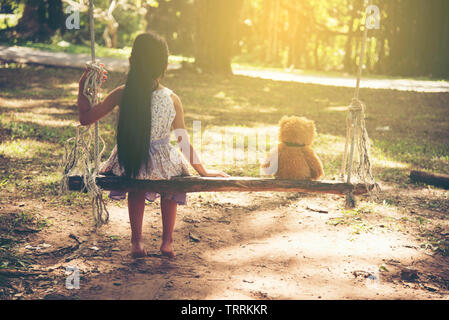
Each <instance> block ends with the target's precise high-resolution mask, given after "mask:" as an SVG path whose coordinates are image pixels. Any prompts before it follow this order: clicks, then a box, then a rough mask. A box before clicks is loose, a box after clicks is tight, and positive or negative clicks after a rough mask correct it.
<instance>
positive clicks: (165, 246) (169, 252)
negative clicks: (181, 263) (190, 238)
mask: <svg viewBox="0 0 449 320" xmlns="http://www.w3.org/2000/svg"><path fill="white" fill-rule="evenodd" d="M161 253H162V255H163V256H166V257H169V258H174V257H175V256H176V255H175V251H174V250H173V246H172V243H171V242H163V243H162V245H161Z"/></svg>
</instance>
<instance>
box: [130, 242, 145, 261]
mask: <svg viewBox="0 0 449 320" xmlns="http://www.w3.org/2000/svg"><path fill="white" fill-rule="evenodd" d="M146 255H147V252H146V251H145V249H144V247H143V244H142V242H141V241H139V242H133V243H131V256H132V257H133V258H143V257H145V256H146Z"/></svg>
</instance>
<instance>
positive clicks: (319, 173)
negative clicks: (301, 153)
mask: <svg viewBox="0 0 449 320" xmlns="http://www.w3.org/2000/svg"><path fill="white" fill-rule="evenodd" d="M306 161H307V164H308V165H309V168H310V173H311V177H310V178H311V179H312V180H319V179H321V178H322V177H323V176H324V169H323V164H322V163H321V160H320V158H318V156H317V154H316V153H315V151H314V150H310V151H309V153H308V154H307V155H306Z"/></svg>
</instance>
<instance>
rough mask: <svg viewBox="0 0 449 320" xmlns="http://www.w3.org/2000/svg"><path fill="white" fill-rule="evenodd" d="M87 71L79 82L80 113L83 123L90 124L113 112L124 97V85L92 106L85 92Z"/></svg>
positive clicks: (80, 119)
mask: <svg viewBox="0 0 449 320" xmlns="http://www.w3.org/2000/svg"><path fill="white" fill-rule="evenodd" d="M86 76H87V71H86V72H84V74H83V76H82V77H81V80H80V82H79V90H78V114H79V121H80V123H81V125H83V126H88V125H90V124H92V123H95V122H97V121H98V120H100V119H101V118H103V117H104V116H106V115H107V114H108V113H109V112H111V111H112V110H113V109H114V108H115V106H117V105H119V104H120V101H121V99H122V92H123V88H124V86H121V87H118V88H116V89H115V90H113V91H112V92H111V93H110V94H109V95H108V96H107V97H106V98H105V99H104V100H103V102H100V103H99V104H97V105H95V106H93V107H92V108H91V107H90V104H89V100H87V98H86V97H85V96H84V94H83V88H84V82H85V81H86Z"/></svg>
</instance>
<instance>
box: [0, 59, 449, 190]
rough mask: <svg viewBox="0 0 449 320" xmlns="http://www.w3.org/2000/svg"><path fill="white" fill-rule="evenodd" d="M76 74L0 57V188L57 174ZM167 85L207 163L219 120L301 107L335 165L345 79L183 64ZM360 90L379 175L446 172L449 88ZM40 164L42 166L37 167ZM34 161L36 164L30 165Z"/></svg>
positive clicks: (244, 125)
mask: <svg viewBox="0 0 449 320" xmlns="http://www.w3.org/2000/svg"><path fill="white" fill-rule="evenodd" d="M78 77H79V72H78V71H74V70H63V69H52V68H41V67H24V66H15V65H10V66H9V67H5V66H3V67H2V69H1V73H0V84H1V86H2V92H1V96H0V124H1V137H2V138H1V145H0V155H1V157H2V163H3V166H2V170H3V171H2V188H4V189H7V190H9V188H12V189H14V188H16V187H17V183H19V184H24V187H26V188H30V190H32V191H33V192H36V193H37V194H39V192H41V191H40V190H48V188H50V189H51V187H52V186H54V185H56V184H57V182H58V179H59V172H58V170H57V165H58V161H59V160H60V158H61V156H62V152H63V143H64V141H66V140H67V139H68V138H69V137H71V136H73V135H74V132H75V131H74V130H75V129H74V128H75V125H76V124H77V123H76V120H77V119H76V118H77V117H76V106H75V105H74V103H75V101H76V94H77V80H78ZM24 79H26V81H23V80H24ZM124 79H125V75H124V74H112V75H111V76H110V80H109V82H108V83H107V84H106V87H105V89H104V92H107V91H108V90H110V89H112V88H114V87H115V86H117V85H119V84H121V83H123V81H124ZM165 85H166V86H168V87H170V88H172V89H173V90H174V91H175V92H176V93H177V94H178V95H179V96H180V97H181V99H182V101H183V103H184V105H185V114H186V123H187V126H188V127H190V128H191V127H192V124H193V121H198V120H199V121H201V128H202V130H203V144H202V156H203V158H204V161H205V162H206V163H212V164H219V163H220V161H216V159H217V158H216V152H217V150H221V144H222V138H223V137H222V134H221V133H222V132H223V131H224V130H229V131H230V132H233V133H235V134H236V135H244V136H246V137H248V136H253V135H256V134H257V133H258V132H259V133H260V132H267V133H269V134H272V135H276V134H277V127H276V125H277V122H278V121H279V119H280V118H281V117H282V116H283V115H299V116H305V117H308V118H310V119H313V120H315V122H316V126H317V131H318V133H319V136H318V138H317V139H316V141H315V143H314V148H315V149H316V150H317V152H318V154H319V156H320V157H321V159H322V160H323V163H324V166H325V172H326V178H328V179H332V178H334V177H335V176H336V175H337V174H338V169H339V166H340V162H341V158H342V151H343V147H344V134H345V117H346V110H347V109H346V107H347V105H348V102H349V101H351V97H352V93H353V92H352V89H349V88H348V89H346V88H336V87H325V86H317V85H305V84H297V83H285V82H282V83H281V82H275V81H270V80H261V79H252V78H247V77H242V76H233V77H219V76H210V75H197V74H194V73H189V72H183V71H179V72H172V73H170V74H169V75H167V77H166V79H165ZM361 97H362V99H363V100H364V101H365V103H366V105H367V115H366V116H367V119H366V122H367V127H368V132H369V135H370V138H371V139H372V142H373V147H372V156H373V166H374V168H373V169H374V173H375V175H376V177H377V179H378V180H380V181H384V182H399V183H402V184H407V183H409V181H408V178H407V176H408V173H409V170H410V169H413V168H418V169H425V170H429V171H433V172H440V173H449V165H448V164H449V132H448V122H447V121H448V120H447V119H449V116H448V115H449V110H448V108H447V105H448V104H449V94H447V93H441V94H425V93H413V92H399V91H391V90H369V89H364V90H362V92H361ZM116 117H117V112H114V113H113V114H112V115H111V116H109V117H108V118H106V119H104V120H102V122H101V125H100V130H101V133H102V136H103V137H104V139H105V140H106V142H107V151H106V153H105V154H104V157H107V155H108V153H109V151H110V150H111V149H112V147H113V144H114V142H113V141H114V134H115V126H116ZM259 156H263V154H260V155H259ZM103 160H104V159H103ZM5 163H6V164H8V165H6V166H4V164H5ZM11 164H14V165H11ZM43 167H44V168H47V170H45V171H44V172H42V171H39V170H42V168H43ZM219 167H220V169H223V170H226V171H228V172H230V173H232V174H235V175H249V176H254V175H257V174H258V165H257V164H245V161H244V159H240V160H237V163H235V164H234V165H226V166H223V165H222V166H219ZM35 170H38V172H39V173H40V174H39V175H35V174H31V173H33V172H35ZM42 173H43V174H44V175H42ZM25 176H29V177H28V178H27V179H24V177H25ZM11 186H14V187H11ZM12 189H11V190H9V191H12Z"/></svg>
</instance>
